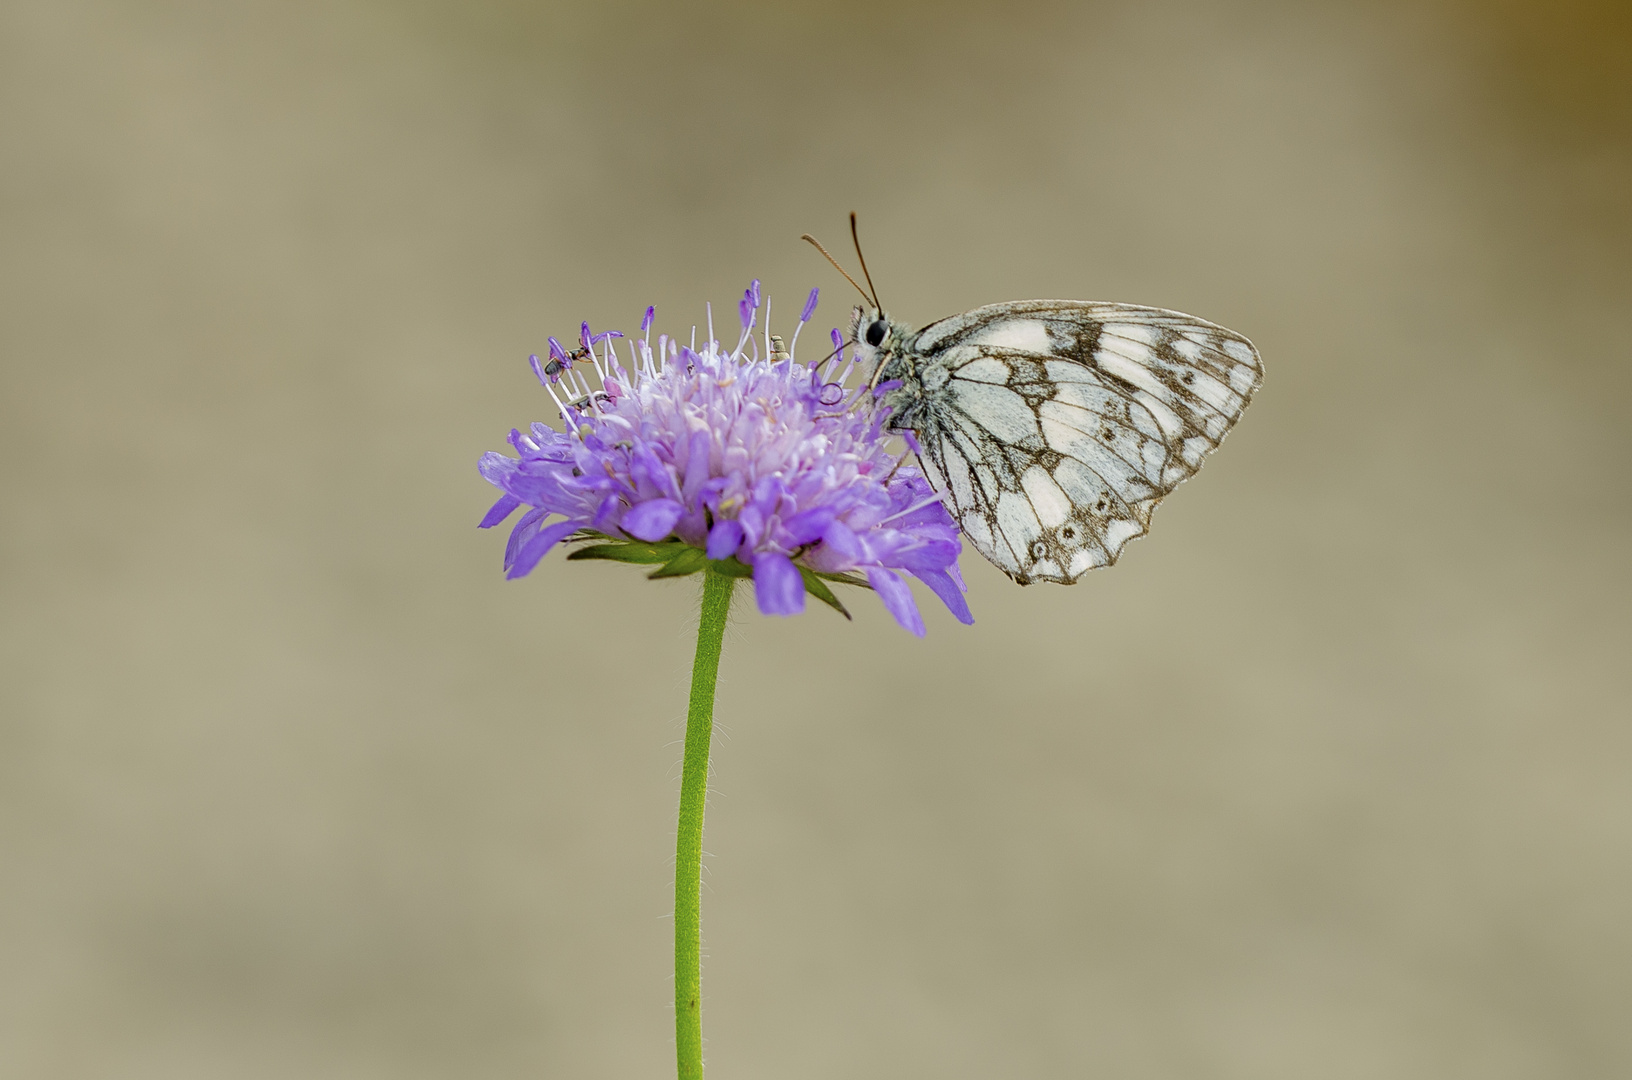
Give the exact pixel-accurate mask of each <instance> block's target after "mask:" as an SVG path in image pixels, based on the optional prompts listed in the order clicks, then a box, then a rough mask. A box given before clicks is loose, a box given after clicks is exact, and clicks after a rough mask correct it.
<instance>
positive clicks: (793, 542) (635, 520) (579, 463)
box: [479, 281, 974, 635]
mask: <svg viewBox="0 0 1632 1080" xmlns="http://www.w3.org/2000/svg"><path fill="white" fill-rule="evenodd" d="M758 286H759V282H758V281H755V282H754V283H753V285H752V286H750V287H749V289H748V290H747V292H746V293H745V294H744V295H743V298H742V301H741V303H740V305H739V307H740V311H739V314H740V315H741V316H742V322H743V326H744V331H743V335H742V339H741V341H740V342H739V343H738V345H737V347H736V348H735V349H734V350H732V351H729V352H728V351H727V350H726V348H725V347H724V346H722V345H721V344H720V343H719V342H718V341H714V340H710V341H708V342H706V343H704V344H703V345H702V347H700V348H698V347H696V346H693V347H691V348H683V347H681V346H680V345H679V343H678V342H677V341H673V340H671V339H669V338H667V337H666V336H660V337H659V338H658V340H657V341H656V342H655V343H653V342H652V341H651V326H652V311H651V309H650V308H648V309H647V310H646V313H645V317H644V318H642V320H641V333H640V337H639V338H638V339H636V340H633V341H631V340H629V339H623V341H624V345H625V346H626V347H627V351H628V364H627V366H626V365H625V363H624V362H623V361H622V360H621V359H620V358H619V357H618V355H617V353H616V352H615V351H614V343H615V342H616V341H617V340H618V339H621V338H622V337H623V335H621V334H618V333H617V332H616V331H612V332H609V333H603V334H594V335H592V334H590V332H589V328H588V326H585V327H583V328H582V331H581V332H580V335H579V341H580V347H579V349H578V350H577V352H575V353H573V354H571V355H570V356H568V354H566V350H564V349H562V348H561V347H560V345H559V344H558V343H557V342H556V341H555V340H554V339H553V338H552V339H551V341H550V345H551V348H550V356H551V360H552V363H551V364H549V365H545V366H543V367H542V368H541V366H540V365H539V363H538V362H537V361H536V359H535V360H533V361H532V363H533V368H534V371H535V372H536V373H539V374H540V379H539V381H540V382H541V383H542V384H543V385H544V388H545V390H547V391H548V392H549V394H550V396H551V397H552V398H553V399H554V400H555V404H556V407H557V409H558V410H559V412H560V415H561V417H562V419H563V421H564V422H565V428H566V430H565V431H556V430H555V429H554V428H551V427H549V426H547V425H545V424H542V423H534V424H532V425H531V426H530V427H529V428H528V430H527V431H526V432H521V431H512V432H511V433H510V443H511V445H512V446H513V447H514V448H515V451H516V454H517V456H516V457H507V456H505V455H503V454H497V453H487V454H484V455H482V459H481V463H480V466H479V467H480V470H481V474H482V476H483V477H484V478H485V479H486V480H487V481H488V482H489V483H491V484H492V485H493V486H494V487H496V488H498V489H499V491H500V492H501V493H502V494H501V495H500V497H499V500H498V501H497V502H496V503H494V504H493V507H492V509H491V510H489V511H488V513H487V516H486V517H484V518H483V519H482V522H481V527H482V528H484V529H485V528H491V527H493V526H494V525H497V524H499V522H501V521H504V520H505V519H506V518H508V517H509V516H510V515H511V514H512V513H514V512H515V511H516V510H518V509H521V508H523V507H525V508H527V510H526V512H525V513H524V514H523V515H522V516H521V518H520V519H519V520H518V521H517V523H516V525H515V527H514V529H513V530H512V532H511V535H510V541H509V543H508V544H507V545H506V549H505V558H504V564H505V571H506V574H507V576H509V577H512V578H517V577H523V576H525V575H526V574H528V573H530V572H531V571H532V569H533V567H535V566H537V565H538V562H539V560H540V559H542V558H543V557H544V555H545V554H546V553H547V552H548V551H549V550H550V549H551V548H553V547H554V546H555V545H556V544H557V543H560V542H561V541H563V540H566V539H569V538H570V539H573V540H588V541H592V542H594V543H592V546H590V547H588V548H583V549H580V550H579V551H576V552H574V554H573V556H571V557H573V558H608V559H617V560H620V561H625V562H645V563H661V564H662V566H661V567H660V568H659V569H658V571H657V573H656V574H655V575H654V576H663V577H667V576H674V575H677V574H682V573H690V572H694V571H696V570H700V569H702V567H703V565H704V564H705V561H706V560H715V565H716V566H717V567H718V568H719V569H721V570H722V571H723V572H727V573H733V574H737V575H738V576H752V577H753V579H754V585H755V594H756V596H757V597H758V601H759V609H760V611H761V612H763V613H765V614H767V615H793V614H796V613H797V612H800V611H803V610H804V606H805V596H806V594H807V593H809V594H810V595H813V596H816V597H817V598H818V599H821V600H823V601H824V602H826V603H829V604H832V605H833V606H835V607H838V608H839V610H841V611H843V610H844V609H843V606H842V605H841V604H839V602H838V600H837V599H836V598H835V597H833V595H832V593H831V591H830V590H829V589H828V587H827V584H826V583H827V582H832V581H837V582H843V583H846V584H854V585H866V586H870V587H871V588H872V589H874V590H875V591H876V592H877V593H878V595H879V598H880V599H881V600H883V602H884V606H885V607H886V608H887V609H888V610H889V612H890V614H891V615H892V616H894V617H895V620H896V621H897V622H898V623H900V624H901V625H902V626H903V627H905V628H906V629H908V630H910V631H912V632H913V633H915V634H919V635H922V634H923V632H924V624H923V619H922V618H921V617H920V616H919V613H918V609H917V606H916V604H915V603H914V601H913V597H912V591H911V590H910V589H909V588H908V586H907V584H906V582H905V581H904V580H903V578H902V576H901V575H902V574H903V573H905V574H909V575H911V576H913V577H916V578H918V579H919V580H920V581H921V582H923V583H924V584H925V585H926V586H927V587H928V588H929V589H930V591H931V592H933V593H934V594H935V595H936V596H937V597H939V598H940V600H941V601H942V602H943V603H945V604H946V606H947V607H948V608H949V609H950V610H951V611H952V613H953V614H954V615H955V616H956V617H957V618H958V619H959V620H960V621H962V622H965V623H968V622H972V621H974V620H973V618H972V616H971V615H970V614H969V606H968V604H967V603H966V602H965V600H964V596H963V593H964V586H963V579H962V577H961V576H960V575H959V573H958V555H959V554H960V552H961V551H962V543H961V540H960V538H959V533H958V527H957V525H956V523H955V522H954V521H953V520H952V517H951V515H950V514H948V512H947V510H946V508H945V507H944V506H942V505H941V502H940V499H939V497H938V496H937V495H935V494H934V492H932V491H931V489H930V487H929V484H928V482H927V481H926V480H925V479H924V477H923V475H922V474H921V473H920V471H919V470H918V469H917V468H915V467H914V466H912V465H908V464H905V458H906V457H907V456H910V452H909V453H908V454H902V453H899V452H898V451H897V449H896V448H895V447H893V446H892V445H890V443H891V439H890V437H889V436H888V435H887V434H885V433H883V432H882V431H881V430H880V428H881V424H880V422H879V420H880V418H879V416H878V415H877V414H876V413H875V412H874V410H873V401H872V395H870V394H868V393H867V392H866V388H865V387H859V388H857V389H854V390H850V389H846V388H844V387H843V386H842V384H843V382H844V377H843V376H842V375H841V376H840V377H839V378H838V380H837V381H836V382H835V381H833V380H831V379H824V377H823V374H822V373H819V372H818V371H816V370H813V369H812V368H811V367H806V366H805V365H803V364H800V363H798V362H797V361H795V360H794V359H792V358H791V356H788V358H786V359H783V358H782V357H783V356H785V355H787V354H777V355H776V356H774V357H773V356H771V355H761V353H760V348H759V343H758V341H757V340H756V337H757V335H756V334H754V333H751V332H750V328H751V327H752V325H753V322H754V321H755V313H756V311H757V309H758V308H759V307H760V303H761V298H760V295H759V287H758ZM814 299H815V293H814V292H812V294H811V301H812V302H810V303H807V304H806V307H805V311H804V312H803V313H802V314H803V318H801V320H800V323H801V325H803V323H804V322H805V321H807V320H808V319H809V317H810V314H811V308H812V307H813V306H814V303H813V301H814ZM767 310H768V309H767ZM795 337H796V338H797V335H795ZM765 338H766V340H767V341H770V340H771V338H770V336H769V333H768V331H767V333H766V335H765ZM767 352H768V350H767ZM842 360H843V357H842V356H839V357H836V358H835V360H834V363H833V364H830V365H828V368H827V369H826V372H827V374H829V375H830V374H831V372H832V370H833V368H834V367H835V366H843V367H845V368H846V370H848V365H844V364H842ZM591 371H593V374H594V378H593V380H592V379H591V376H590V372H591ZM552 517H553V518H559V520H556V521H553V522H551V521H550V520H549V519H550V518H552Z"/></svg>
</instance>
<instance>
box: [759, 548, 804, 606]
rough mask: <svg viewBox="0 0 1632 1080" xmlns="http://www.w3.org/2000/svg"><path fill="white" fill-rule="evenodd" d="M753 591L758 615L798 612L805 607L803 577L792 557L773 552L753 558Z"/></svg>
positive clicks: (763, 553) (761, 553) (766, 552)
mask: <svg viewBox="0 0 1632 1080" xmlns="http://www.w3.org/2000/svg"><path fill="white" fill-rule="evenodd" d="M754 594H755V596H756V597H757V598H758V600H759V613H760V614H761V615H797V614H799V613H800V612H802V611H804V610H805V579H804V578H802V577H800V576H799V568H798V567H796V566H794V565H793V560H792V559H790V558H788V557H787V556H786V555H783V554H782V553H780V552H776V551H763V552H760V554H759V555H758V556H757V557H756V558H755V559H754Z"/></svg>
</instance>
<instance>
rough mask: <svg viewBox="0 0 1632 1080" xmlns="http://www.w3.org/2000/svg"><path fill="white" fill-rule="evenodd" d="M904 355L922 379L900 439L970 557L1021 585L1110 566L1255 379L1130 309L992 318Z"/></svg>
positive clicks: (1247, 365)
mask: <svg viewBox="0 0 1632 1080" xmlns="http://www.w3.org/2000/svg"><path fill="white" fill-rule="evenodd" d="M901 348H902V352H903V353H904V354H905V358H906V359H907V360H908V361H909V362H910V363H911V365H912V366H913V367H914V368H915V369H916V371H917V373H918V379H917V386H915V387H911V388H908V389H904V390H903V391H902V393H903V394H905V395H906V397H905V400H899V401H898V402H896V404H897V409H896V416H897V417H898V419H899V422H900V423H901V426H904V427H909V428H911V429H912V430H914V431H915V432H916V433H917V435H918V438H919V442H920V445H921V446H922V447H923V451H924V457H925V459H926V460H925V466H926V468H927V469H928V471H929V473H930V476H931V479H932V480H934V481H935V482H936V483H937V485H938V486H940V487H942V488H944V490H946V491H947V493H948V499H949V501H950V502H951V504H952V510H953V513H954V514H955V516H956V517H957V518H958V520H959V523H960V524H961V525H962V527H963V530H964V533H965V535H967V536H968V537H969V540H970V542H971V543H972V544H974V546H975V548H976V549H977V550H978V551H980V553H981V554H982V555H984V556H986V558H988V559H989V560H991V561H992V562H993V563H995V564H996V565H997V566H998V567H1000V568H1001V569H1002V570H1004V571H1005V572H1006V573H1007V574H1009V576H1010V577H1012V578H1014V579H1015V580H1016V581H1019V582H1020V583H1022V584H1027V583H1030V582H1033V581H1057V582H1062V583H1067V584H1069V583H1071V582H1074V581H1076V580H1077V579H1078V578H1080V577H1081V576H1082V575H1083V574H1085V573H1087V572H1088V571H1089V570H1091V569H1094V568H1095V567H1099V566H1106V565H1109V564H1110V563H1113V562H1115V561H1116V559H1117V557H1118V556H1119V555H1120V554H1121V552H1122V548H1123V547H1124V545H1126V544H1127V542H1128V541H1129V540H1132V539H1134V538H1135V537H1138V536H1142V535H1144V533H1145V532H1146V530H1147V529H1148V528H1149V525H1150V515H1151V511H1152V510H1154V509H1155V506H1156V504H1157V502H1159V501H1160V500H1161V498H1162V497H1163V496H1165V495H1166V494H1167V493H1168V492H1170V491H1172V490H1173V488H1174V487H1176V486H1177V485H1178V484H1179V483H1181V482H1182V481H1184V480H1186V479H1188V478H1189V477H1190V476H1193V475H1194V474H1195V472H1196V470H1198V469H1199V468H1200V467H1201V464H1202V459H1203V458H1204V457H1205V456H1206V455H1207V454H1208V453H1209V452H1211V451H1212V450H1214V449H1216V448H1217V447H1218V445H1219V443H1220V442H1221V441H1222V440H1223V438H1224V435H1225V434H1226V433H1227V432H1228V431H1229V429H1230V427H1231V426H1232V425H1233V424H1234V423H1235V422H1236V420H1237V419H1239V418H1240V416H1241V413H1242V411H1243V410H1244V409H1245V408H1246V406H1247V402H1248V401H1249V400H1251V397H1252V394H1253V392H1254V391H1255V390H1256V389H1257V388H1258V386H1259V384H1260V382H1261V381H1262V377H1263V368H1262V365H1261V363H1260V361H1259V358H1258V353H1257V350H1256V349H1254V348H1253V346H1252V343H1251V342H1249V341H1248V340H1247V339H1246V338H1244V337H1242V336H1240V335H1239V334H1236V333H1234V332H1233V331H1230V330H1226V329H1225V328H1223V327H1221V326H1216V325H1214V324H1212V323H1209V322H1206V321H1204V320H1201V319H1197V318H1194V317H1192V316H1189V315H1183V314H1180V313H1178V312H1174V311H1166V310H1163V309H1161V308H1147V307H1137V306H1134V305H1127V304H1107V303H1090V302H1082V301H1071V300H1023V301H1017V302H1014V303H1007V304H993V305H990V306H988V307H983V308H976V309H975V310H974V311H970V312H966V313H964V314H962V315H955V316H952V317H951V318H948V319H942V320H941V321H940V322H937V323H933V324H931V325H930V326H928V327H925V328H924V329H923V330H922V331H920V332H918V333H917V334H916V335H912V336H911V337H908V338H907V339H906V340H904V341H903V342H902V345H901ZM892 397H893V395H892Z"/></svg>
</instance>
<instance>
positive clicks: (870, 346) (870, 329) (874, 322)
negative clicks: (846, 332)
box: [850, 304, 907, 357]
mask: <svg viewBox="0 0 1632 1080" xmlns="http://www.w3.org/2000/svg"><path fill="white" fill-rule="evenodd" d="M906 332H907V328H906V327H905V326H903V325H901V324H900V323H898V322H895V321H894V320H893V319H891V318H890V316H889V314H888V313H886V312H884V311H881V310H879V309H878V308H875V307H862V306H861V305H860V304H857V305H856V306H855V307H854V308H852V309H851V310H850V340H851V341H854V342H855V343H856V351H857V352H858V353H860V354H861V355H862V356H863V357H872V356H874V355H877V354H879V353H884V354H889V353H894V352H897V351H899V346H900V344H901V340H902V339H903V338H904V337H906Z"/></svg>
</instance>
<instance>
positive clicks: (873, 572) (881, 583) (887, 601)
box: [867, 566, 924, 637]
mask: <svg viewBox="0 0 1632 1080" xmlns="http://www.w3.org/2000/svg"><path fill="white" fill-rule="evenodd" d="M867 581H868V582H869V583H870V584H871V585H872V587H873V589H874V590H875V591H877V593H878V598H879V599H880V600H882V601H884V608H885V610H887V611H888V612H889V613H890V614H891V615H894V616H895V621H896V622H898V623H900V624H901V629H903V630H907V631H910V632H911V633H913V634H916V635H917V636H918V637H923V636H924V617H923V616H922V615H920V614H918V605H917V604H915V603H913V600H912V590H911V589H910V588H908V587H907V583H906V582H904V581H902V580H901V579H900V578H899V577H897V576H896V575H895V572H894V571H893V570H886V569H884V568H883V567H882V566H877V567H872V568H870V569H869V570H868V571H867Z"/></svg>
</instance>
